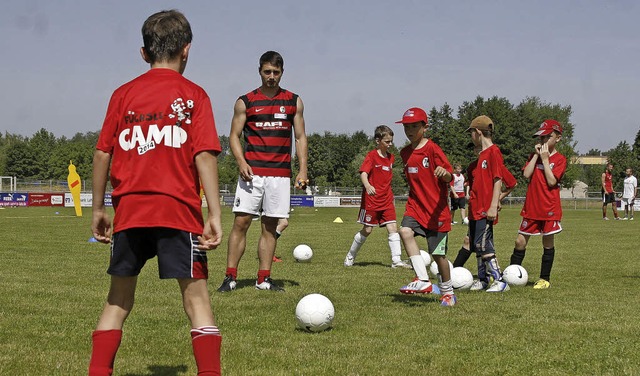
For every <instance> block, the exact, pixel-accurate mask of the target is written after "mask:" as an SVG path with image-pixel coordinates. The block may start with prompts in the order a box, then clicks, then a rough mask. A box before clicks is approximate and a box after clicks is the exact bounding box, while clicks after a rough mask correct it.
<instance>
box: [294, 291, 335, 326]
mask: <svg viewBox="0 0 640 376" xmlns="http://www.w3.org/2000/svg"><path fill="white" fill-rule="evenodd" d="M334 315H335V310H334V308H333V303H331V300H329V298H327V297H326V296H324V295H321V294H309V295H306V296H304V297H303V298H302V299H300V301H299V302H298V305H297V306H296V320H297V321H298V327H299V328H300V329H303V330H306V331H308V332H321V331H323V330H326V329H328V328H330V327H331V324H332V323H333V317H334Z"/></svg>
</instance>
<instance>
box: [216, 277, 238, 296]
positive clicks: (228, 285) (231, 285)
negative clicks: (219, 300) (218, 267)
mask: <svg viewBox="0 0 640 376" xmlns="http://www.w3.org/2000/svg"><path fill="white" fill-rule="evenodd" d="M235 289H236V280H235V279H233V277H232V276H230V275H226V276H224V281H222V284H221V285H220V287H218V292H229V291H233V290H235Z"/></svg>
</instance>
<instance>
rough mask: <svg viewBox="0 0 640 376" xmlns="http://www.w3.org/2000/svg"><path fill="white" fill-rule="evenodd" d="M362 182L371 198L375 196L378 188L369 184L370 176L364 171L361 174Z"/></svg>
mask: <svg viewBox="0 0 640 376" xmlns="http://www.w3.org/2000/svg"><path fill="white" fill-rule="evenodd" d="M360 181H361V182H362V185H363V186H364V189H365V190H366V191H367V193H368V194H369V196H375V194H376V188H375V187H374V186H373V185H371V183H369V174H367V173H366V172H364V171H362V172H361V173H360Z"/></svg>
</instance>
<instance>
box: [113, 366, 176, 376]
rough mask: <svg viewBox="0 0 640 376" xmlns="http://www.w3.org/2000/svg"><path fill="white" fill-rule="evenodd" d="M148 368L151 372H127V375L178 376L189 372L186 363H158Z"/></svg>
mask: <svg viewBox="0 0 640 376" xmlns="http://www.w3.org/2000/svg"><path fill="white" fill-rule="evenodd" d="M147 368H148V369H149V373H127V374H126V375H125V376H178V375H181V374H184V373H185V372H187V366H186V365H180V366H161V365H157V364H156V365H151V366H148V367H147Z"/></svg>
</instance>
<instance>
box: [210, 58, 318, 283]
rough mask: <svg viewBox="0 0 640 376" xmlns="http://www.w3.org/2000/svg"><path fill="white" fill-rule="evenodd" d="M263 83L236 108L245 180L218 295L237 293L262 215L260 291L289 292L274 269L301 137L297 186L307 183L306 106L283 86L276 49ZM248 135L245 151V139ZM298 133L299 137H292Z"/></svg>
mask: <svg viewBox="0 0 640 376" xmlns="http://www.w3.org/2000/svg"><path fill="white" fill-rule="evenodd" d="M258 73H259V74H260V79H261V80H262V85H261V86H260V87H259V88H257V89H255V90H252V91H251V92H249V93H247V94H245V95H243V96H241V97H240V98H238V100H237V101H236V104H235V106H234V108H233V118H232V119H231V131H230V133H229V145H230V146H231V151H232V153H233V156H234V157H235V159H236V162H237V163H238V170H239V173H240V176H239V177H238V185H237V188H236V196H235V201H234V205H233V213H234V214H235V218H234V220H233V227H232V228H231V233H230V234H229V243H228V248H227V270H226V271H225V277H224V280H223V281H222V284H221V285H220V287H218V292H228V291H233V290H235V289H236V285H237V283H236V278H237V275H238V265H239V264H240V259H241V258H242V256H243V255H244V251H245V246H246V242H247V231H248V230H249V226H251V220H252V219H253V218H254V217H256V216H258V215H260V213H262V216H260V221H261V225H262V232H261V235H260V240H259V241H258V259H259V266H258V276H257V279H256V283H255V288H256V289H258V290H271V291H280V292H282V291H284V288H282V287H280V286H278V285H276V284H274V283H273V281H272V279H271V265H272V263H273V256H274V254H275V251H276V243H277V226H278V220H279V219H280V218H289V208H290V191H291V147H292V144H291V140H292V138H294V139H295V145H296V155H297V156H298V162H299V166H300V170H299V172H298V176H297V177H296V181H295V186H296V188H298V189H305V188H306V186H307V183H308V182H309V181H308V179H307V136H306V133H305V124H304V115H303V113H304V105H303V103H302V99H300V97H299V96H298V95H297V94H294V93H292V92H290V91H288V90H285V89H283V88H281V87H280V80H281V78H282V74H283V73H284V60H283V59H282V56H281V55H280V54H279V53H277V52H275V51H267V52H265V53H264V54H262V56H261V57H260V65H259V66H258ZM243 135H244V149H243V147H242V143H241V141H240V137H241V136H243ZM292 135H293V137H292Z"/></svg>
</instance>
